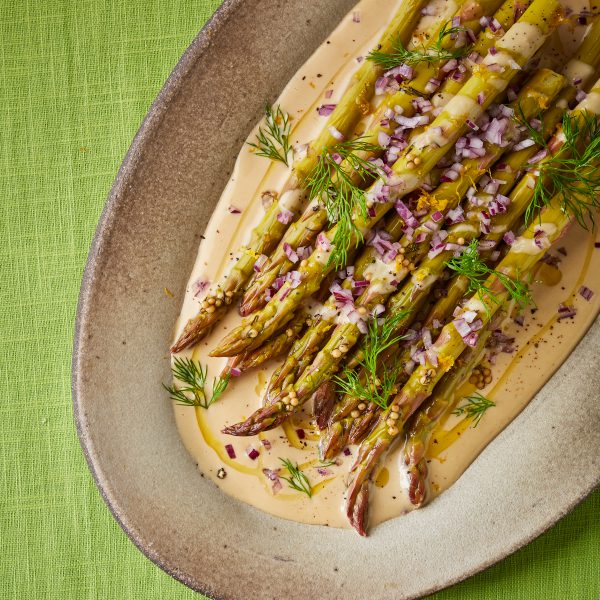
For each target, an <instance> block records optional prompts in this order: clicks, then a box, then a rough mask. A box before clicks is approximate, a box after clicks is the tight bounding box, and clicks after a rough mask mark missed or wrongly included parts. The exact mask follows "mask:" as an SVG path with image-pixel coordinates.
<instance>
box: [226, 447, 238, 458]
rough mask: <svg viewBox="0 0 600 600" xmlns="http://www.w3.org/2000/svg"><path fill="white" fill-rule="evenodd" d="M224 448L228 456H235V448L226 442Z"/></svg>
mask: <svg viewBox="0 0 600 600" xmlns="http://www.w3.org/2000/svg"><path fill="white" fill-rule="evenodd" d="M225 450H227V456H229V458H236V454H235V448H234V447H233V446H232V445H231V444H227V445H226V446H225Z"/></svg>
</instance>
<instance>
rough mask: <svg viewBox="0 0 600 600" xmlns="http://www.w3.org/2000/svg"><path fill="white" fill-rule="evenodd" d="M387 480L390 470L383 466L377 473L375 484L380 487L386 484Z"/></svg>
mask: <svg viewBox="0 0 600 600" xmlns="http://www.w3.org/2000/svg"><path fill="white" fill-rule="evenodd" d="M389 480H390V472H389V471H388V469H387V467H383V469H381V471H379V473H377V477H376V478H375V485H376V486H377V487H380V488H382V487H385V486H386V485H387V484H388V481H389Z"/></svg>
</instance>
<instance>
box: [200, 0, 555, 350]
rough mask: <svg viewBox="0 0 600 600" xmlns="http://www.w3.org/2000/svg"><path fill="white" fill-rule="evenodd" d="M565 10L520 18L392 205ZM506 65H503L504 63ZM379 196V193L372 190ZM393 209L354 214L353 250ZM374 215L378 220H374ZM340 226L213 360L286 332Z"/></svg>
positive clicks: (417, 158)
mask: <svg viewBox="0 0 600 600" xmlns="http://www.w3.org/2000/svg"><path fill="white" fill-rule="evenodd" d="M561 14H562V9H561V8H560V6H559V5H558V4H557V2H556V0H552V1H551V2H542V0H535V1H534V2H533V4H532V5H531V6H530V7H529V9H528V10H527V11H526V12H525V14H524V15H523V16H522V17H521V19H520V20H519V21H518V23H516V24H515V25H514V26H513V27H512V28H511V29H510V30H509V32H508V33H507V34H506V35H505V36H504V37H503V38H502V39H501V40H499V41H498V42H497V44H496V47H497V49H498V51H497V52H496V54H494V55H492V54H488V56H487V57H486V58H485V59H484V60H483V62H482V64H481V65H478V69H477V72H476V73H475V74H474V76H473V77H472V78H471V79H470V80H469V81H468V82H467V83H466V84H465V86H464V88H463V89H462V91H461V93H460V94H458V95H457V96H455V97H454V98H452V100H450V102H448V104H447V105H446V106H445V108H444V110H443V111H442V113H441V114H440V115H439V116H438V117H436V119H435V121H433V123H432V124H431V125H430V126H429V127H428V128H427V129H426V130H425V131H424V132H423V133H422V134H421V135H420V136H417V138H416V139H415V140H414V141H413V143H412V144H411V145H410V146H409V147H408V148H407V149H406V150H405V151H404V153H403V154H402V156H400V158H399V159H398V161H397V162H396V163H395V164H394V167H393V172H394V174H393V176H392V177H391V178H390V179H389V180H388V185H389V187H390V200H395V199H396V198H399V197H402V196H405V195H406V194H408V193H409V192H411V191H413V190H414V189H416V188H418V187H419V186H420V185H421V183H422V182H423V180H424V177H425V176H426V174H427V173H428V171H430V170H431V169H432V168H433V167H434V166H435V164H436V163H437V162H438V161H439V160H440V159H441V158H442V157H443V156H444V155H445V154H446V152H447V151H448V150H449V149H450V148H451V147H452V146H453V145H454V143H455V142H456V140H457V139H458V137H460V135H461V134H462V133H463V132H465V131H466V129H467V127H468V126H467V125H466V121H467V120H468V119H471V120H476V119H477V118H478V117H479V116H481V114H482V113H483V111H484V110H485V109H486V108H487V107H488V106H489V105H490V104H491V102H492V101H493V100H494V99H495V98H496V97H497V96H498V95H499V94H500V93H501V92H502V91H503V90H504V89H505V88H506V86H507V84H508V82H509V81H510V79H511V78H512V76H513V75H514V74H515V73H516V72H517V71H518V70H519V69H520V68H521V66H522V65H524V64H525V62H527V60H528V59H529V58H531V56H533V54H534V53H535V52H536V51H537V49H538V48H539V47H540V46H541V44H542V43H543V42H544V41H545V39H546V38H547V37H548V35H549V34H550V33H551V31H552V30H553V28H554V27H555V26H556V25H557V24H558V20H559V18H560V15H561ZM501 63H502V64H501ZM372 191H373V192H375V191H376V190H372ZM393 205H394V202H393V201H389V202H384V203H380V204H376V205H374V206H373V211H372V212H371V213H369V215H368V216H366V217H365V216H364V215H362V214H355V216H354V219H353V221H354V227H355V229H353V230H352V231H351V232H349V234H348V235H349V238H350V240H349V241H350V244H348V245H349V246H352V245H355V244H357V243H359V241H360V238H359V235H361V234H364V233H366V232H367V231H368V230H369V229H371V228H372V227H374V226H375V225H376V224H377V223H378V222H379V221H380V220H381V219H382V218H383V216H384V215H385V213H386V212H387V211H389V209H390V208H391V207H392V206H393ZM371 215H373V216H371ZM335 231H336V227H334V228H333V229H331V230H330V231H329V232H328V233H327V236H326V237H327V238H328V242H324V244H322V245H321V247H320V248H318V249H317V250H315V252H314V253H313V254H312V255H311V257H310V258H309V259H308V261H307V264H306V266H305V267H303V268H301V270H300V272H299V273H300V280H301V282H300V284H299V285H297V286H296V287H293V284H291V283H290V282H287V283H285V284H284V285H283V286H282V288H281V289H280V290H279V291H278V292H277V294H276V295H275V296H274V297H273V298H272V299H271V301H270V302H269V303H268V304H267V306H265V308H263V309H262V310H261V311H259V312H257V313H256V314H255V315H252V316H251V317H248V318H246V319H244V320H243V321H242V324H241V325H240V326H239V327H237V328H235V329H234V330H233V331H232V332H231V333H230V334H229V335H228V336H226V337H225V338H224V339H223V340H222V341H221V342H220V343H219V345H218V347H217V348H216V349H215V350H214V351H213V352H212V355H213V356H234V355H236V354H240V353H241V352H243V351H245V350H246V349H247V348H256V347H257V346H259V345H260V344H261V343H262V342H263V341H264V340H266V339H268V338H269V337H270V336H271V335H272V334H273V332H274V331H276V330H277V329H279V328H280V327H281V324H282V321H283V322H285V320H286V319H288V318H289V312H290V311H293V310H295V308H296V307H297V306H298V305H299V304H300V303H301V302H302V300H303V299H304V298H306V297H307V296H309V295H311V294H313V293H314V292H315V291H316V290H317V289H318V288H319V285H320V282H321V281H322V280H323V278H324V277H326V275H327V274H328V272H329V271H330V270H331V269H332V268H333V265H332V263H331V261H330V260H329V258H330V255H331V252H332V248H331V247H328V245H327V244H330V243H331V241H330V240H332V239H333V238H334V237H335Z"/></svg>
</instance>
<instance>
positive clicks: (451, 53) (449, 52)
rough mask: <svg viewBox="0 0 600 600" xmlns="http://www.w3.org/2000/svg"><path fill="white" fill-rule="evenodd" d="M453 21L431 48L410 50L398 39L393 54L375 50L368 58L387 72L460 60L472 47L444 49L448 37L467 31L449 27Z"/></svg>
mask: <svg viewBox="0 0 600 600" xmlns="http://www.w3.org/2000/svg"><path fill="white" fill-rule="evenodd" d="M449 25H451V21H448V22H446V23H445V24H444V25H443V27H442V28H441V29H440V32H439V34H438V38H437V40H436V41H435V42H434V43H433V44H431V45H430V46H425V45H424V44H423V45H421V46H420V47H419V48H415V49H414V50H408V49H407V48H405V47H404V44H402V42H401V41H400V39H396V40H395V41H394V43H393V45H392V51H391V52H380V51H379V50H373V51H372V52H370V53H369V54H368V56H367V60H371V61H373V62H374V63H376V64H378V65H379V66H380V67H383V68H384V69H385V70H386V71H389V70H390V69H393V68H394V67H398V66H400V65H402V64H404V65H410V66H412V65H417V64H419V63H422V62H426V63H436V62H440V61H442V60H452V59H459V58H462V57H463V56H466V55H467V54H468V53H469V50H470V46H468V45H465V46H462V47H461V48H453V49H448V48H444V44H445V41H446V38H447V37H450V36H453V35H456V34H458V33H461V32H464V31H466V30H465V28H464V27H449Z"/></svg>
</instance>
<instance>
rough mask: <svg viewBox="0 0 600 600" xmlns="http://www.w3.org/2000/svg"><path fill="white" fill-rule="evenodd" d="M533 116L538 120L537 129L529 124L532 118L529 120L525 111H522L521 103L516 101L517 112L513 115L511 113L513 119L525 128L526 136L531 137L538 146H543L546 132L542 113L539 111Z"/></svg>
mask: <svg viewBox="0 0 600 600" xmlns="http://www.w3.org/2000/svg"><path fill="white" fill-rule="evenodd" d="M535 118H536V119H537V120H538V121H539V122H540V128H539V129H537V128H536V127H534V126H533V125H532V124H531V121H533V119H531V120H530V119H528V118H527V117H526V116H525V112H524V111H523V107H522V106H521V103H520V102H519V103H518V105H517V112H516V114H515V115H513V120H514V121H515V122H516V123H517V125H520V126H521V127H522V128H523V129H524V130H525V132H526V135H527V137H529V138H531V139H532V140H533V141H534V142H535V143H536V144H537V145H538V146H542V147H545V146H546V134H547V132H546V127H545V125H544V115H543V113H542V112H541V111H540V112H539V113H538V114H537V115H536V117H535Z"/></svg>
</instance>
